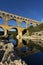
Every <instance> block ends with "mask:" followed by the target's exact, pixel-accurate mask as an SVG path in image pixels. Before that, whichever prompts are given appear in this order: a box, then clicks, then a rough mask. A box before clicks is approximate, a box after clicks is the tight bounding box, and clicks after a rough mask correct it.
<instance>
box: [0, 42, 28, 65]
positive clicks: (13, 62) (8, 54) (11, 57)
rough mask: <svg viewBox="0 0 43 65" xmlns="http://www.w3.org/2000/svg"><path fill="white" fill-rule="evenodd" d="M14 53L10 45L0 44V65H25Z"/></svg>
mask: <svg viewBox="0 0 43 65" xmlns="http://www.w3.org/2000/svg"><path fill="white" fill-rule="evenodd" d="M3 51H4V52H3ZM14 51H15V50H14V45H13V44H12V43H6V44H5V43H4V42H0V59H1V60H0V65H27V64H26V63H25V62H24V61H22V60H21V59H20V58H19V57H18V56H17V54H16V53H15V52H14ZM2 52H3V53H2ZM1 56H2V57H1Z"/></svg>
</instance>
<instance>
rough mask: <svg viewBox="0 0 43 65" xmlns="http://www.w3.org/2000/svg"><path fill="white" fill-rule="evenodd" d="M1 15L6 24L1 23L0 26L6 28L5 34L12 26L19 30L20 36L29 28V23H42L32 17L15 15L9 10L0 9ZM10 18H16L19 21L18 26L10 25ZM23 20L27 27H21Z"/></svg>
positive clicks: (5, 34)
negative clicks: (8, 11)
mask: <svg viewBox="0 0 43 65" xmlns="http://www.w3.org/2000/svg"><path fill="white" fill-rule="evenodd" d="M0 17H1V18H3V19H4V24H0V27H1V28H3V29H4V35H3V36H7V30H10V29H12V28H16V29H17V30H18V36H20V37H21V36H22V32H23V30H24V29H26V30H27V28H28V25H29V24H30V23H31V24H32V25H33V26H34V25H40V24H41V23H40V22H38V21H35V20H32V19H28V18H24V17H22V16H18V15H14V14H11V13H7V12H4V11H0ZM9 20H15V21H16V22H17V23H18V26H9V25H8V21H9ZM23 21H24V22H25V23H26V28H22V27H20V23H21V22H23ZM27 31H28V30H27Z"/></svg>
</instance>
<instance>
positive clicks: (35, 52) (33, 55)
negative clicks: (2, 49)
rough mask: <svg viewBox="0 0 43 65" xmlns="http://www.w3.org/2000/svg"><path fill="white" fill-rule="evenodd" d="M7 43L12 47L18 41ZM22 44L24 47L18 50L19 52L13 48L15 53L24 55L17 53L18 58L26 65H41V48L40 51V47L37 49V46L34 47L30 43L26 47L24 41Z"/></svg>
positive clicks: (42, 63) (12, 40)
mask: <svg viewBox="0 0 43 65" xmlns="http://www.w3.org/2000/svg"><path fill="white" fill-rule="evenodd" d="M9 41H10V42H12V43H13V44H14V46H16V44H17V43H18V41H17V40H14V39H10V40H9ZM23 43H24V47H22V48H19V49H20V51H19V52H18V49H17V48H16V47H15V50H16V52H18V53H23V54H24V55H23V54H18V53H17V54H18V55H19V56H20V58H21V59H22V60H24V61H25V62H26V63H27V65H43V51H41V50H42V48H41V50H40V48H39V47H40V46H38V47H37V45H34V44H33V43H30V42H29V43H30V45H27V46H26V41H24V40H23ZM32 44H33V45H32ZM27 50H28V51H27ZM26 51H27V52H28V53H27V52H26ZM25 52H26V53H25Z"/></svg>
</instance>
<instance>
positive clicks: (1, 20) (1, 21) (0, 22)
mask: <svg viewBox="0 0 43 65" xmlns="http://www.w3.org/2000/svg"><path fill="white" fill-rule="evenodd" d="M0 24H4V18H3V17H2V16H0Z"/></svg>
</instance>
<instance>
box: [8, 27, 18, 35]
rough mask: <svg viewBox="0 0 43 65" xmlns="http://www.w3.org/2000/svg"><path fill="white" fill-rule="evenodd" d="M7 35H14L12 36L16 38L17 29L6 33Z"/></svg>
mask: <svg viewBox="0 0 43 65" xmlns="http://www.w3.org/2000/svg"><path fill="white" fill-rule="evenodd" d="M7 34H8V35H13V34H14V36H17V35H18V29H17V28H11V29H9V30H8V31H7Z"/></svg>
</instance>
